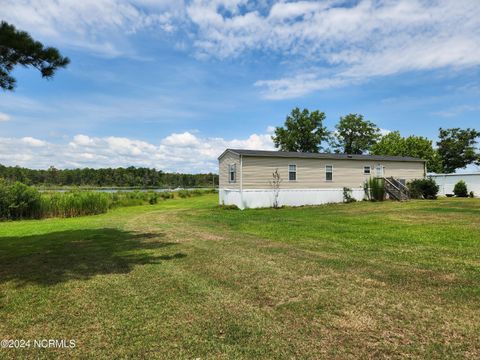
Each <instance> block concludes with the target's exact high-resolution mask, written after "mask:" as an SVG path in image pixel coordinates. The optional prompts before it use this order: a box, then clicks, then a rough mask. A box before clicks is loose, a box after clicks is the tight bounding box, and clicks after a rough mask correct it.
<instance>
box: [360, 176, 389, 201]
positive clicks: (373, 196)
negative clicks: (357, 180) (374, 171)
mask: <svg viewBox="0 0 480 360" xmlns="http://www.w3.org/2000/svg"><path fill="white" fill-rule="evenodd" d="M363 189H364V190H365V195H366V196H367V199H368V200H371V201H383V200H384V199H385V187H384V183H383V179H380V178H370V179H368V180H367V181H366V182H365V184H364V186H363Z"/></svg>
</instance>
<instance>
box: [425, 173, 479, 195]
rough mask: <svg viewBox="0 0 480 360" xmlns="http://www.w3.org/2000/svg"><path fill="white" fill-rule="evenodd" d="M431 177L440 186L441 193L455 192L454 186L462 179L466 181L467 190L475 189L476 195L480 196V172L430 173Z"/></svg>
mask: <svg viewBox="0 0 480 360" xmlns="http://www.w3.org/2000/svg"><path fill="white" fill-rule="evenodd" d="M428 177H429V178H432V179H433V180H435V182H436V183H437V184H438V186H439V187H440V191H439V192H438V194H439V195H448V194H453V188H454V186H455V184H456V183H458V182H459V181H460V180H463V181H465V184H467V190H468V192H469V193H470V191H473V193H474V195H475V197H479V196H480V172H477V173H465V174H429V175H428Z"/></svg>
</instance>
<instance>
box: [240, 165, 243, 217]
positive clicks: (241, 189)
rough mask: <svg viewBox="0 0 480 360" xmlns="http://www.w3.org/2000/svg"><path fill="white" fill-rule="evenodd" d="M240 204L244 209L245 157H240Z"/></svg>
mask: <svg viewBox="0 0 480 360" xmlns="http://www.w3.org/2000/svg"><path fill="white" fill-rule="evenodd" d="M240 204H241V205H242V208H243V155H240Z"/></svg>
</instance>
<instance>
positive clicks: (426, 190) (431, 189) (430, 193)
mask: <svg viewBox="0 0 480 360" xmlns="http://www.w3.org/2000/svg"><path fill="white" fill-rule="evenodd" d="M407 187H408V190H410V197H411V198H413V199H431V200H435V199H436V198H437V194H438V190H439V189H440V188H439V186H438V185H437V183H436V182H435V180H433V179H415V180H412V181H410V182H408V184H407Z"/></svg>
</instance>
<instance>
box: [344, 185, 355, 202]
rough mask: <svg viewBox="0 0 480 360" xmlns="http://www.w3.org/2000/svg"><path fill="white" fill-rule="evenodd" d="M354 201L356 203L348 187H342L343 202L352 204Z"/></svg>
mask: <svg viewBox="0 0 480 360" xmlns="http://www.w3.org/2000/svg"><path fill="white" fill-rule="evenodd" d="M355 201H357V200H355V199H354V198H353V197H352V189H350V188H348V187H344V188H343V202H345V203H352V202H355Z"/></svg>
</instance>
